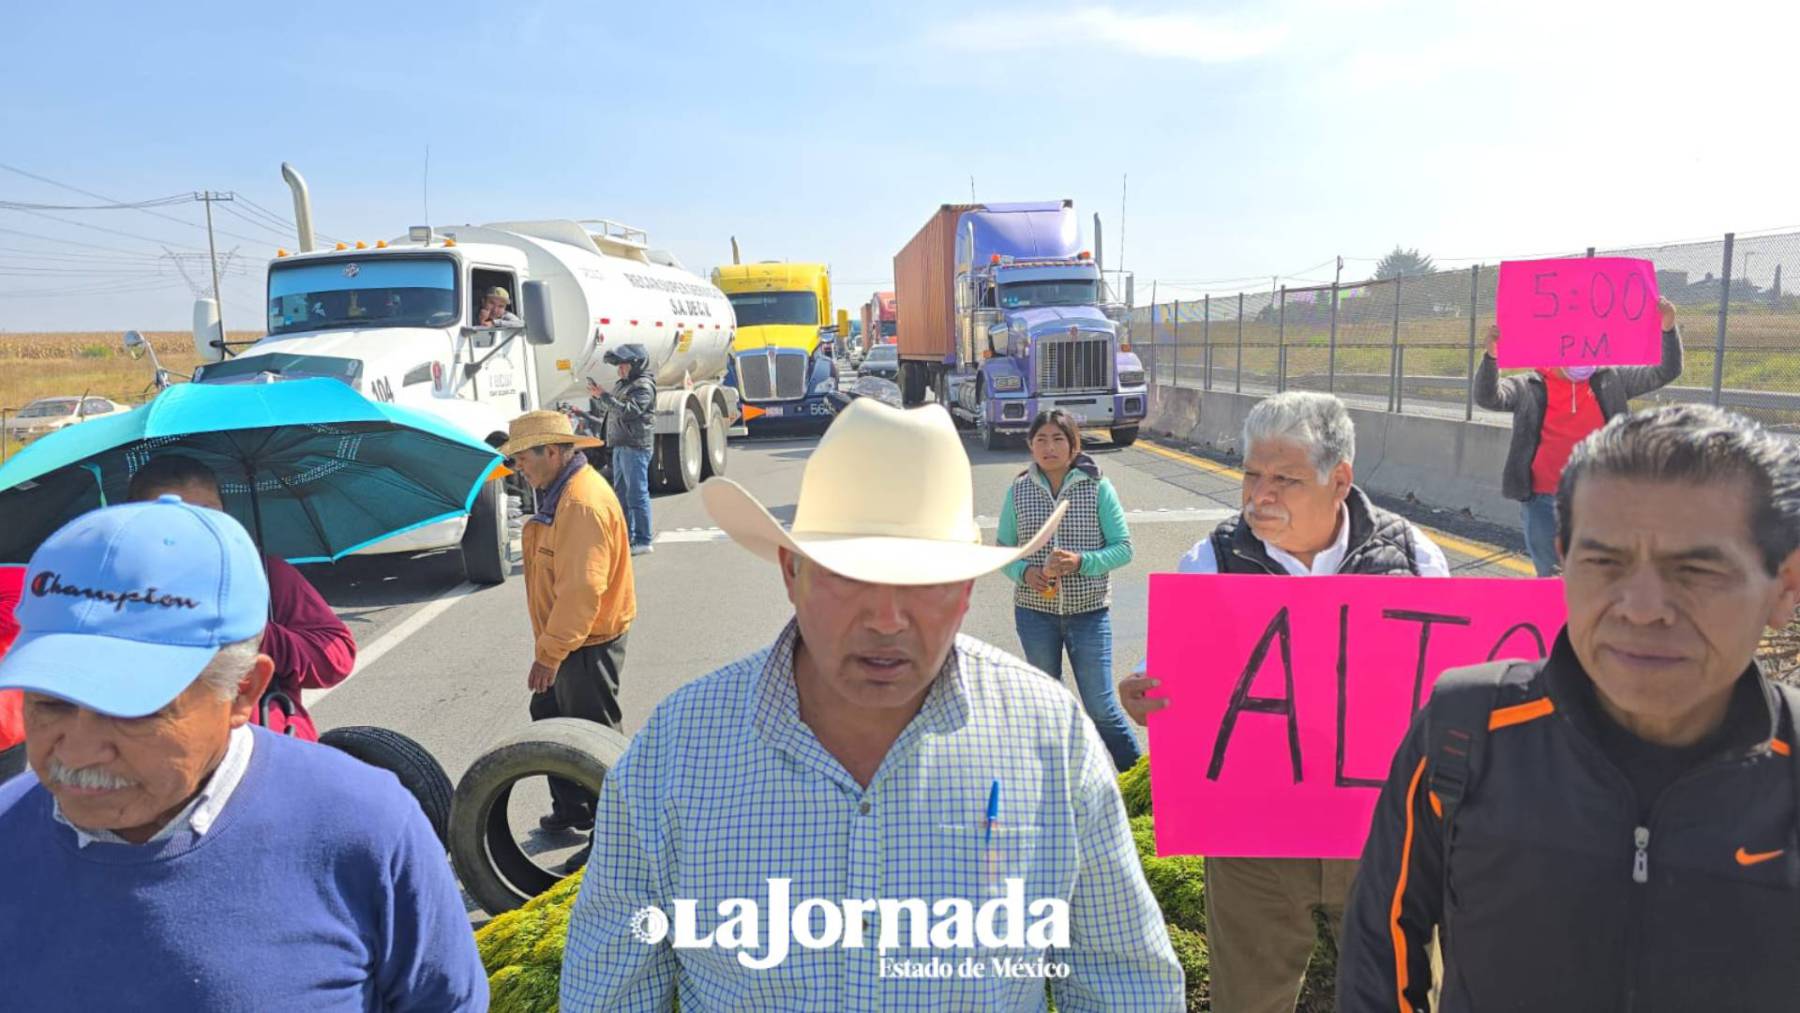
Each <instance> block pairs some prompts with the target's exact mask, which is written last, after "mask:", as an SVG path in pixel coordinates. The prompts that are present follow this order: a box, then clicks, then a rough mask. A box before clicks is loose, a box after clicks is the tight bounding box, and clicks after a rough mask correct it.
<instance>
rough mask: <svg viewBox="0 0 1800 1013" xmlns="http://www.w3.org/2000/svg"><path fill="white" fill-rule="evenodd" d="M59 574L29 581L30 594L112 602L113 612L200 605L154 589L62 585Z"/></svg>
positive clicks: (38, 577)
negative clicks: (139, 605) (132, 607)
mask: <svg viewBox="0 0 1800 1013" xmlns="http://www.w3.org/2000/svg"><path fill="white" fill-rule="evenodd" d="M61 577H62V575H61V574H56V573H51V572H50V571H48V570H46V571H44V572H43V573H40V574H38V575H37V576H36V577H33V578H32V580H31V593H32V594H33V595H36V596H37V597H39V598H43V597H45V596H47V595H53V594H60V595H67V596H68V597H70V598H91V599H93V600H94V601H106V602H112V607H113V611H114V612H119V611H123V610H124V608H125V606H127V605H133V604H137V603H139V602H142V603H143V604H145V605H154V606H157V607H159V608H184V609H197V608H199V607H200V603H199V602H197V601H195V600H194V599H192V598H183V597H180V596H179V595H173V594H161V595H159V594H157V593H156V588H153V587H147V588H144V589H143V590H142V591H107V590H103V589H100V588H93V587H75V586H74V585H71V584H64V583H63V582H62V579H61Z"/></svg>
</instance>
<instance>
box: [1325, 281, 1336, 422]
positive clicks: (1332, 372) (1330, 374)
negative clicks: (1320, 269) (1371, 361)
mask: <svg viewBox="0 0 1800 1013" xmlns="http://www.w3.org/2000/svg"><path fill="white" fill-rule="evenodd" d="M1337 317H1338V283H1337V282H1335V281H1334V282H1332V283H1331V347H1330V349H1329V350H1328V351H1327V352H1326V353H1325V389H1326V390H1328V391H1331V392H1332V393H1334V394H1335V393H1337Z"/></svg>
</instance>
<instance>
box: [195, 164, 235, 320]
mask: <svg viewBox="0 0 1800 1013" xmlns="http://www.w3.org/2000/svg"><path fill="white" fill-rule="evenodd" d="M236 197H237V194H235V193H214V192H213V191H211V190H202V191H201V192H199V193H197V194H195V195H194V199H195V200H197V201H199V202H201V203H202V204H205V205H206V259H207V262H208V263H209V264H211V265H212V288H213V305H214V306H215V307H217V308H218V312H219V349H220V351H224V349H225V335H226V333H227V332H226V330H225V299H224V296H223V295H221V294H220V292H219V250H218V247H217V246H216V245H214V243H213V221H212V206H213V201H229V200H233V199H235V198H236Z"/></svg>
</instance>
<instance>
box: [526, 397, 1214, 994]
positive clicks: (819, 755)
mask: <svg viewBox="0 0 1800 1013" xmlns="http://www.w3.org/2000/svg"><path fill="white" fill-rule="evenodd" d="M701 493H702V497H703V499H704V500H705V502H706V506H707V510H708V511H709V512H710V513H711V515H712V517H713V519H714V521H715V522H717V523H718V525H719V526H720V527H721V528H722V529H724V531H725V532H727V533H728V534H729V535H730V536H731V537H732V538H733V539H734V540H736V541H737V542H738V544H740V545H742V546H744V547H745V548H747V549H749V550H750V551H752V552H754V553H756V554H757V555H759V556H761V557H763V558H765V559H767V560H769V561H771V562H777V563H778V564H779V566H780V573H781V577H782V581H783V584H784V585H785V588H786V592H787V597H788V600H789V601H790V602H792V603H793V606H794V618H793V620H792V621H791V622H789V623H788V625H787V627H786V628H785V629H784V630H782V632H781V633H780V634H779V636H777V638H776V639H775V642H774V643H773V645H771V646H770V647H768V648H765V649H764V650H762V651H759V652H758V653H756V654H754V655H752V656H750V657H748V658H745V659H743V660H741V661H738V662H736V663H734V664H731V665H728V666H726V667H725V668H723V669H720V670H719V671H717V672H714V673H712V674H711V675H708V676H706V677H704V678H702V679H699V680H697V681H695V682H693V683H690V684H688V685H687V686H685V687H683V688H682V689H680V690H678V691H676V692H675V693H674V694H672V695H671V696H670V697H669V698H668V699H667V700H665V701H664V702H663V703H662V704H661V705H660V706H659V707H658V708H657V709H656V711H655V712H654V713H653V714H652V715H651V716H650V720H649V722H648V723H647V724H646V725H645V726H644V728H643V730H642V731H640V732H639V733H638V734H637V737H636V738H635V739H633V741H632V744H631V748H630V749H629V750H627V751H626V753H625V756H624V757H623V758H622V759H621V760H620V762H619V764H618V766H617V767H615V768H614V769H613V770H612V771H611V772H610V773H609V774H608V776H607V778H606V783H605V785H604V787H603V788H602V790H601V797H600V803H599V807H598V811H597V813H596V822H595V828H594V848H595V856H594V862H595V868H604V869H605V870H606V875H603V876H602V875H593V876H589V877H588V878H587V879H586V880H584V881H583V883H582V886H581V892H580V894H579V896H578V898H577V900H576V903H575V907H574V910H573V912H572V913H571V915H570V919H569V933H568V941H567V946H566V949H565V951H564V958H563V974H562V1005H563V1007H564V1008H565V1009H662V1008H665V1007H667V1006H668V1004H669V1002H670V1000H671V998H672V997H674V996H676V995H677V994H679V997H680V1001H681V1006H682V1008H683V1009H692V1010H727V1009H803V1008H804V1009H841V1010H870V1009H876V1008H880V1009H884V1010H914V1009H950V1008H955V1009H1019V1008H1033V1009H1035V1008H1037V1007H1038V1005H1040V1004H1041V1003H1042V1001H1043V992H1044V984H1045V979H1046V978H1047V979H1049V981H1050V988H1051V991H1052V992H1053V994H1054V996H1055V999H1056V1004H1057V1008H1059V1009H1061V1010H1065V1011H1085V1010H1094V1011H1099V1010H1158V1011H1160V1010H1180V1009H1182V1008H1183V981H1182V972H1181V967H1180V965H1179V963H1177V961H1176V959H1175V954H1174V952H1173V950H1172V949H1171V947H1170V944H1169V937H1168V934H1167V932H1166V931H1165V929H1164V926H1163V918H1162V914H1161V913H1160V912H1159V911H1158V909H1157V906H1156V901H1155V899H1154V898H1153V897H1152V896H1151V894H1150V890H1149V887H1148V886H1147V885H1146V884H1145V882H1144V877H1143V872H1142V870H1141V867H1140V865H1139V863H1138V859H1137V855H1136V852H1135V850H1134V848H1133V846H1132V840H1131V833H1130V829H1129V826H1128V824H1127V822H1126V818H1125V810H1124V806H1123V804H1122V802H1121V801H1120V798H1119V792H1118V787H1117V784H1116V782H1115V781H1114V778H1113V770H1112V761H1111V759H1110V758H1109V757H1108V754H1107V751H1106V746H1105V745H1104V744H1103V743H1102V742H1101V741H1100V736H1099V733H1098V732H1097V731H1095V729H1094V726H1093V723H1092V722H1091V721H1089V720H1088V718H1087V716H1086V715H1085V714H1084V713H1083V712H1082V709H1081V703H1080V701H1078V700H1076V699H1075V697H1074V696H1072V695H1071V694H1070V693H1069V692H1068V691H1067V690H1065V689H1063V688H1062V687H1061V686H1059V685H1057V684H1055V683H1052V682H1050V681H1048V680H1046V679H1045V678H1044V677H1043V675H1042V674H1040V673H1038V672H1037V671H1035V670H1034V669H1032V668H1031V667H1030V666H1028V665H1027V664H1026V663H1025V662H1023V661H1020V660H1018V659H1017V658H1014V657H1011V656H1010V655H1007V654H1005V653H1003V652H1001V651H999V650H997V649H995V648H993V647H990V646H988V645H987V644H983V643H981V642H979V641H977V640H974V639H971V638H969V637H961V636H958V635H957V630H958V628H959V627H960V626H961V624H962V620H963V616H964V615H965V614H966V612H967V611H968V607H969V597H970V592H971V590H972V588H973V585H974V581H975V578H977V577H979V576H981V575H982V574H985V573H990V572H992V571H994V570H997V569H999V568H1000V567H1002V566H1004V565H1006V564H1007V563H1010V562H1012V561H1014V560H1016V559H1020V558H1023V557H1025V556H1027V555H1030V554H1031V553H1032V552H1035V551H1036V550H1037V549H1038V548H1039V547H1040V546H1041V545H1042V544H1043V543H1044V542H1046V541H1047V540H1048V539H1049V538H1050V537H1051V535H1052V534H1053V533H1054V532H1055V530H1056V527H1057V525H1058V524H1059V523H1060V522H1061V520H1062V513H1063V508H1061V507H1059V508H1058V510H1057V511H1056V512H1055V513H1054V514H1052V515H1051V517H1050V518H1049V519H1048V520H1047V522H1046V523H1045V524H1044V525H1043V527H1042V528H1041V529H1040V531H1039V532H1038V534H1037V536H1036V537H1034V538H1033V539H1031V541H1030V542H1029V543H1028V544H1026V545H1024V546H1021V547H1019V548H997V547H990V546H985V545H983V544H981V536H980V531H979V529H978V528H977V526H976V523H975V517H974V506H973V502H974V501H973V488H972V482H971V475H970V467H969V460H968V456H967V455H966V454H965V453H964V451H963V447H962V441H961V438H960V437H959V436H958V435H957V433H956V429H955V427H954V426H953V425H952V424H951V422H950V417H949V415H948V414H946V413H945V412H944V410H943V408H941V407H939V406H936V405H932V406H928V407H925V408H920V409H917V410H914V411H901V410H899V409H895V408H889V407H887V406H885V405H881V404H878V403H875V402H872V401H870V400H869V399H867V398H864V399H859V400H857V401H855V402H852V403H851V405H850V406H849V407H848V408H846V409H845V410H844V411H843V412H842V413H841V414H840V415H839V416H838V417H837V419H836V420H835V421H834V422H833V424H832V426H831V428H830V429H829V430H828V431H827V432H826V434H825V436H824V438H823V439H822V440H821V441H820V442H819V445H818V448H817V449H816V450H815V451H814V452H813V454H812V456H811V458H810V459H809V460H808V461H807V465H806V472H805V476H804V478H803V479H802V481H801V487H800V497H799V503H798V505H797V507H796V511H795V516H794V525H793V530H792V531H791V532H790V531H786V530H783V529H782V528H781V526H780V525H779V524H778V523H776V521H775V520H774V519H773V518H772V517H771V516H770V515H769V513H768V511H766V510H764V509H763V508H762V506H761V505H760V504H758V503H757V502H756V501H755V500H754V499H752V498H751V497H750V495H749V494H748V493H747V492H745V491H744V490H743V489H742V488H741V487H739V486H737V485H735V484H733V483H731V482H729V481H726V480H724V479H713V480H711V481H709V482H708V483H707V484H706V485H704V486H702V488H701ZM765 898H766V902H765ZM977 908H979V911H977ZM765 921H766V923H767V924H765ZM671 926H672V929H671ZM734 950H735V951H736V952H733V951H734Z"/></svg>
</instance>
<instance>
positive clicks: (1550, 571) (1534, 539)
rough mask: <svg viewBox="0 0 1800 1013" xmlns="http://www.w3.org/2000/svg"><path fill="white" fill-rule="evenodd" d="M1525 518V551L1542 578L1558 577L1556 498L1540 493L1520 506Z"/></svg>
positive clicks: (1520, 511)
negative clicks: (1529, 555)
mask: <svg viewBox="0 0 1800 1013" xmlns="http://www.w3.org/2000/svg"><path fill="white" fill-rule="evenodd" d="M1519 513H1520V514H1521V515H1523V517H1524V521H1523V523H1524V526H1525V551H1526V552H1528V553H1530V554H1531V565H1532V566H1533V567H1536V568H1537V575H1538V576H1540V577H1554V576H1556V497H1555V496H1551V495H1549V494H1547V493H1538V494H1537V495H1535V496H1533V497H1531V498H1530V499H1528V500H1526V501H1525V502H1523V503H1521V504H1519Z"/></svg>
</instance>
